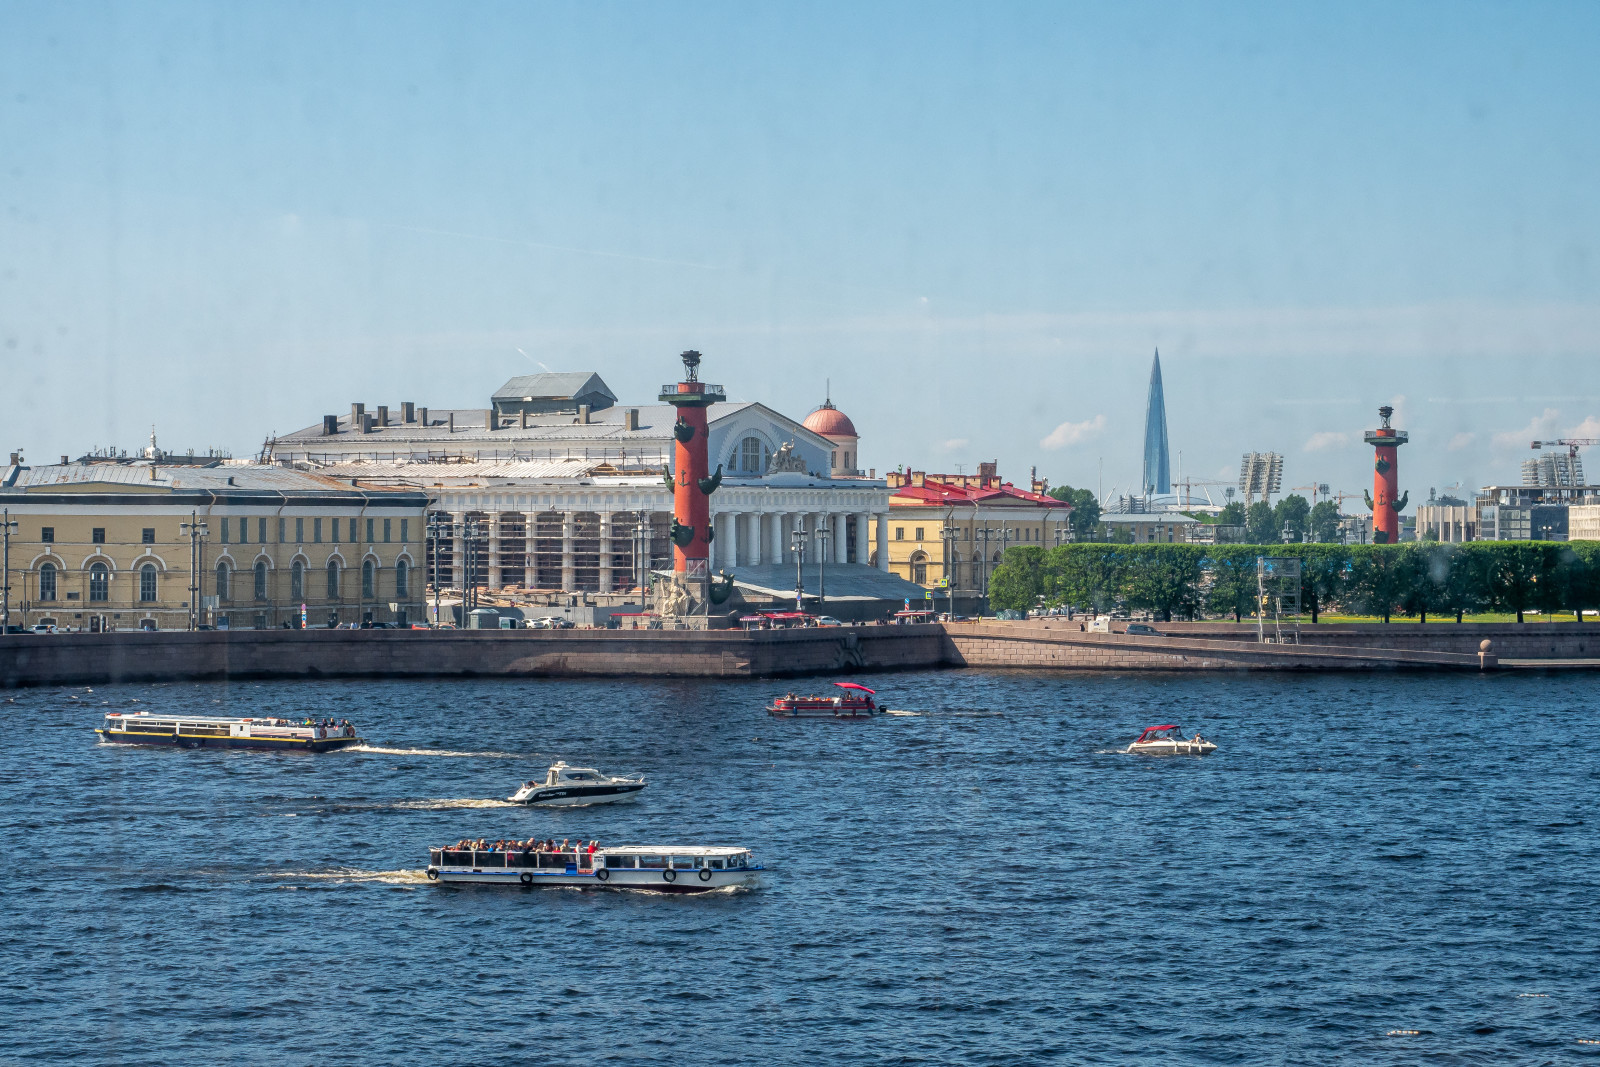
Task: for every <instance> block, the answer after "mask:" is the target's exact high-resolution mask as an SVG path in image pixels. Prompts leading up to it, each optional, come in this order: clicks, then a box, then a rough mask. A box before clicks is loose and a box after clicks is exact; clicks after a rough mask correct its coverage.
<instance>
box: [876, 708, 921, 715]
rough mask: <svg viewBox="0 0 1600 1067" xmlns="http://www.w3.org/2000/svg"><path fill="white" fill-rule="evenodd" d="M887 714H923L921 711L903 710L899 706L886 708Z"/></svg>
mask: <svg viewBox="0 0 1600 1067" xmlns="http://www.w3.org/2000/svg"><path fill="white" fill-rule="evenodd" d="M883 713H884V714H885V715H921V714H922V712H920V711H901V710H900V709H899V708H884V709H883Z"/></svg>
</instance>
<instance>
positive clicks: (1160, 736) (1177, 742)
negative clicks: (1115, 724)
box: [1123, 723, 1217, 756]
mask: <svg viewBox="0 0 1600 1067" xmlns="http://www.w3.org/2000/svg"><path fill="white" fill-rule="evenodd" d="M1216 750H1217V746H1216V745H1214V744H1212V743H1211V742H1210V741H1207V740H1206V739H1205V738H1203V737H1201V736H1200V735H1199V734H1195V735H1194V737H1192V738H1188V739H1185V738H1184V736H1183V731H1182V730H1180V729H1179V728H1178V727H1177V726H1175V725H1173V724H1171V723H1168V724H1167V725H1165V726H1147V727H1145V730H1144V732H1143V733H1141V734H1140V735H1139V736H1138V738H1137V739H1136V740H1135V741H1134V742H1133V744H1131V745H1129V746H1128V747H1127V748H1125V749H1123V751H1124V752H1134V753H1139V754H1141V755H1145V756H1204V755H1207V754H1209V753H1212V752H1215V751H1216Z"/></svg>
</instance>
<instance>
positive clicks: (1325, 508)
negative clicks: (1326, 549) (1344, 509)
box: [1309, 500, 1339, 545]
mask: <svg viewBox="0 0 1600 1067" xmlns="http://www.w3.org/2000/svg"><path fill="white" fill-rule="evenodd" d="M1309 521H1310V524H1311V540H1313V541H1316V542H1317V543H1318V544H1324V545H1328V544H1333V543H1335V542H1337V541H1338V540H1339V505H1338V504H1335V503H1334V502H1333V501H1331V500H1323V501H1320V502H1318V504H1317V506H1316V507H1314V508H1312V509H1311V517H1310V520H1309Z"/></svg>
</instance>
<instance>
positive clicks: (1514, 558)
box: [1479, 541, 1555, 622]
mask: <svg viewBox="0 0 1600 1067" xmlns="http://www.w3.org/2000/svg"><path fill="white" fill-rule="evenodd" d="M1551 547H1552V546H1550V545H1549V544H1545V543H1543V542H1534V541H1491V542H1489V543H1487V544H1484V545H1482V546H1479V552H1480V553H1481V559H1482V561H1483V571H1482V579H1483V588H1484V593H1485V594H1486V596H1485V599H1486V600H1487V601H1488V603H1489V606H1491V607H1493V608H1495V609H1497V610H1499V611H1514V612H1516V613H1517V621H1518V622H1521V621H1522V614H1523V612H1525V611H1528V610H1530V609H1532V608H1536V607H1539V606H1540V593H1541V590H1540V589H1539V582H1540V580H1541V579H1543V580H1545V581H1547V582H1549V581H1550V580H1551V579H1552V578H1553V577H1554V575H1553V573H1552V571H1553V570H1554V568H1553V567H1552V566H1551V564H1552V563H1553V562H1554V555H1555V554H1554V552H1553V551H1551Z"/></svg>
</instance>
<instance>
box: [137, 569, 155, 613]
mask: <svg viewBox="0 0 1600 1067" xmlns="http://www.w3.org/2000/svg"><path fill="white" fill-rule="evenodd" d="M155 602H156V565H155V564H154V563H146V564H145V565H144V566H143V567H140V568H139V603H141V604H154V603H155Z"/></svg>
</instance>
